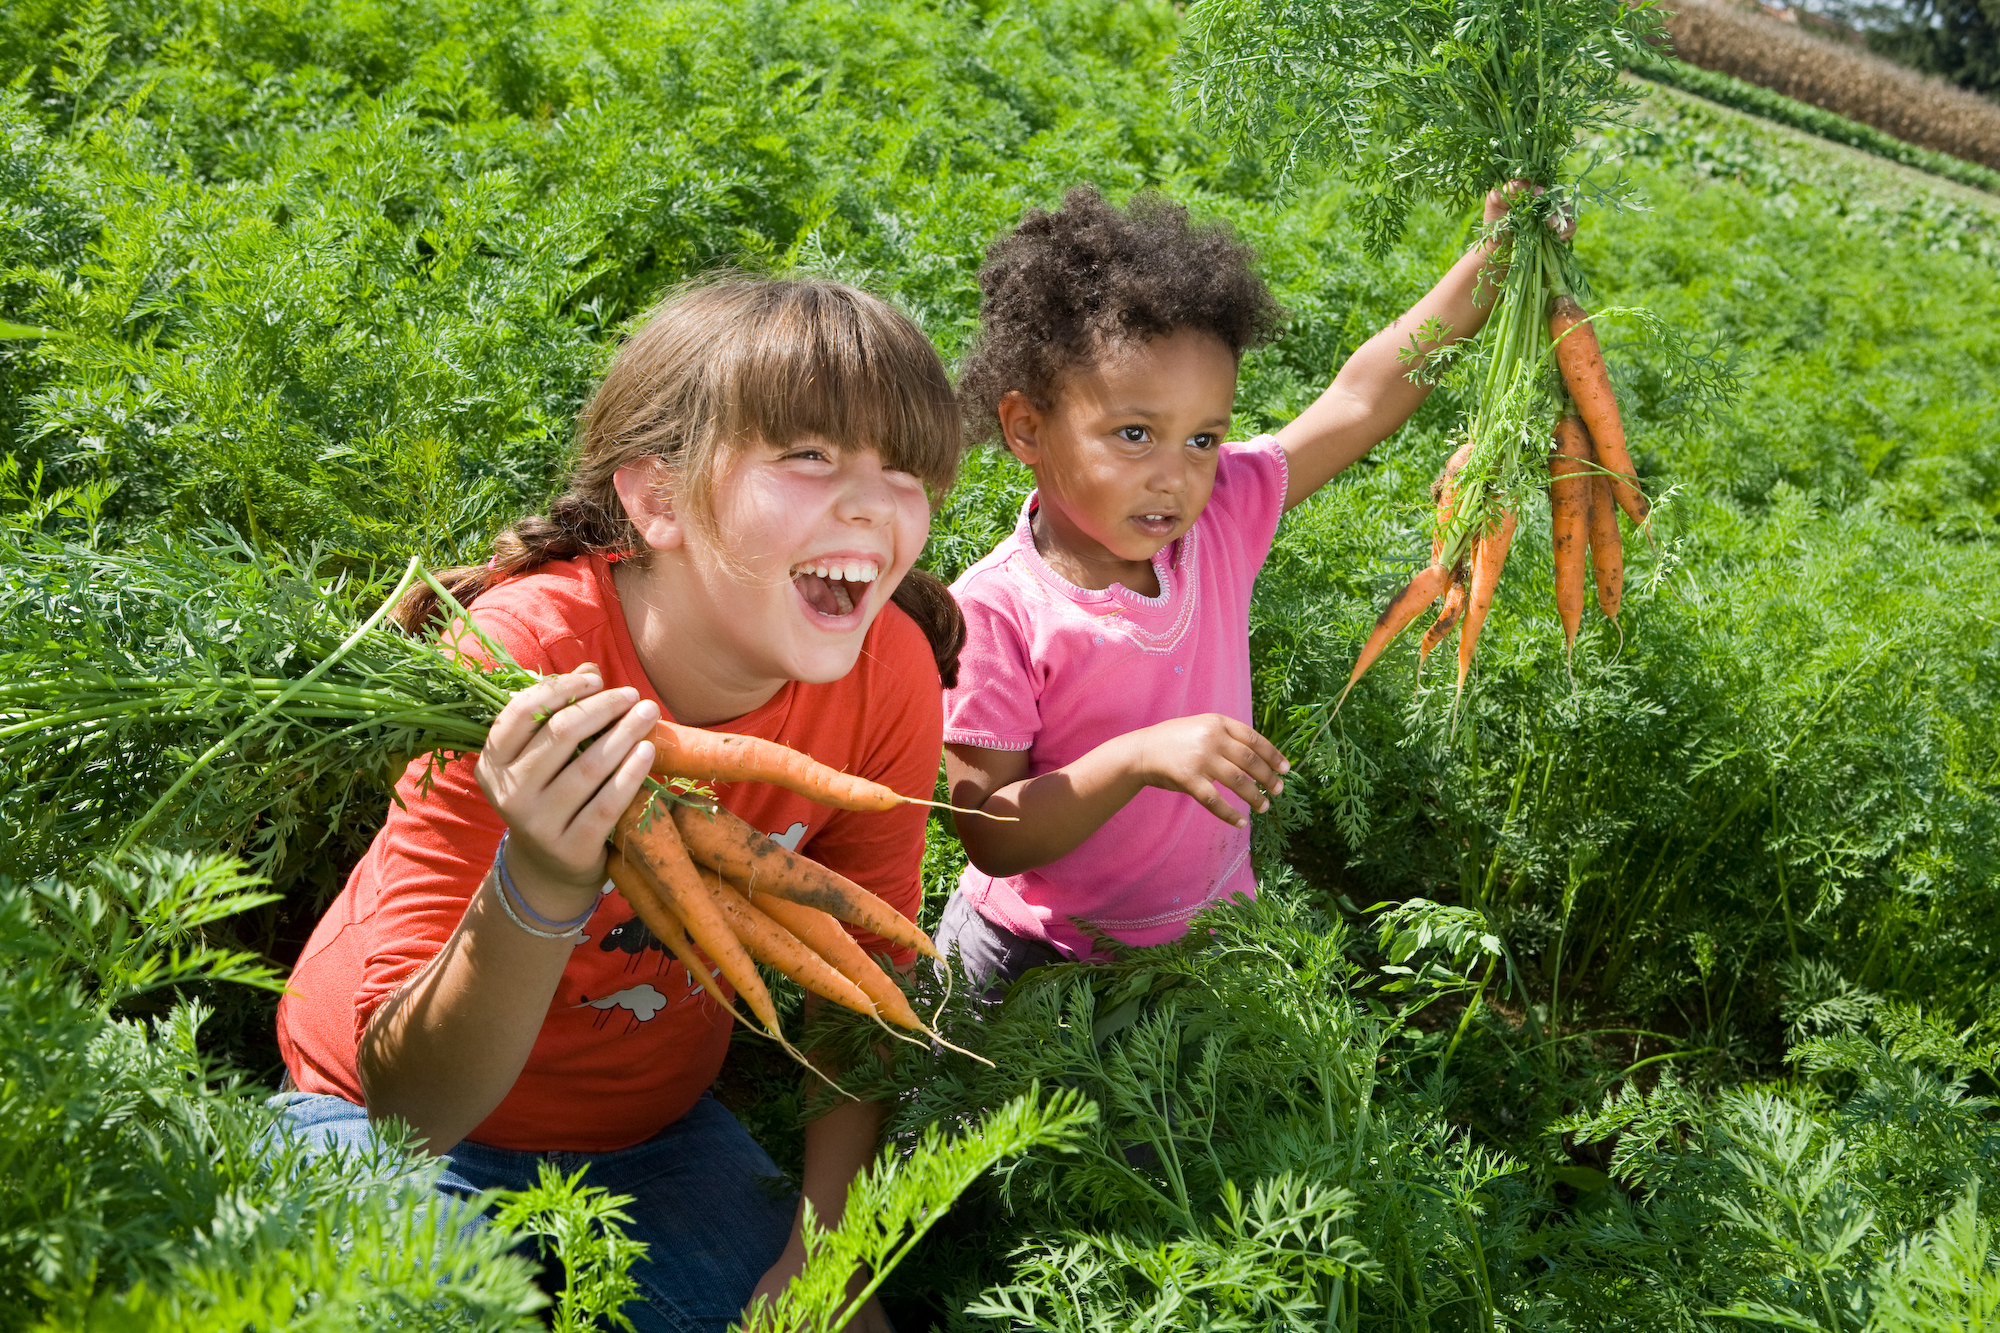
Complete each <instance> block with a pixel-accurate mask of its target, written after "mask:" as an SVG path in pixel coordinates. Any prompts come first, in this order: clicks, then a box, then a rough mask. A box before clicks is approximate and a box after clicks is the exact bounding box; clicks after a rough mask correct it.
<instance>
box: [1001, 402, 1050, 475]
mask: <svg viewBox="0 0 2000 1333" xmlns="http://www.w3.org/2000/svg"><path fill="white" fill-rule="evenodd" d="M996 411H997V414H998V415H999V417H1000V438H1001V440H1002V441H1003V442H1004V443H1005V444H1006V446H1007V452H1008V453H1010V454H1012V455H1014V457H1016V458H1018V459H1020V460H1021V461H1022V462H1023V463H1025V464H1027V465H1028V466H1029V467H1035V466H1036V465H1038V464H1039V463H1040V462H1041V461H1042V425H1043V417H1042V409H1040V408H1039V407H1036V406H1035V404H1034V403H1033V401H1031V400H1030V399H1029V397H1028V395H1027V394H1025V393H1022V392H1021V391H1020V390H1019V389H1009V390H1008V391H1007V392H1006V393H1004V394H1002V395H1001V396H1000V402H999V405H998V407H997V409H996Z"/></svg>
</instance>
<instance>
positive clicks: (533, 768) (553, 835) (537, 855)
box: [476, 665, 660, 920]
mask: <svg viewBox="0 0 2000 1333" xmlns="http://www.w3.org/2000/svg"><path fill="white" fill-rule="evenodd" d="M659 720H660V708H659V705H658V704H656V703H654V702H652V701H651V700H650V699H642V698H640V697H639V692H638V691H637V690H635V689H630V688H621V689H615V690H607V689H605V688H604V681H603V678H602V677H601V676H600V675H599V674H598V671H597V668H596V667H595V666H589V665H586V666H584V667H581V668H579V669H578V670H576V671H573V672H570V673H569V674H568V675H563V676H551V677H550V678H549V679H547V680H544V681H543V682H541V683H540V684H539V685H535V686H532V687H530V688H528V689H525V690H522V691H521V692H520V693H519V694H517V695H515V696H514V699H513V702H511V703H509V704H508V705H507V707H506V708H504V709H502V710H501V712H500V716H499V718H498V720H496V721H495V722H494V724H493V728H492V730H491V732H489V733H488V736H487V741H486V746H485V748H484V749H482V750H481V751H480V755H479V765H478V768H477V770H476V773H477V776H478V779H479V787H480V790H481V791H483V792H485V793H486V799H487V800H488V801H491V802H492V803H493V808H494V809H495V810H498V811H499V812H500V815H501V817H502V818H503V819H505V820H506V821H507V828H508V837H507V849H506V857H507V868H508V870H509V872H510V873H511V874H512V875H513V877H514V882H515V883H516V885H518V886H519V888H520V891H521V893H522V895H523V896H524V897H525V898H526V899H527V900H528V902H529V905H530V906H532V907H534V908H535V909H536V910H537V911H538V912H541V913H542V914H543V915H545V916H548V917H550V918H552V919H556V920H568V919H569V918H571V917H574V916H576V915H577V914H579V913H581V912H583V911H586V910H588V908H589V907H590V905H591V904H592V903H594V902H595V901H596V900H597V896H598V890H599V889H600V888H601V887H602V886H603V884H604V874H605V870H604V857H605V839H607V838H608V837H610V835H611V831H612V829H613V827H614V826H615V825H616V824H617V823H618V817H619V816H620V815H622V814H624V813H625V809H626V807H627V806H629V805H631V803H632V799H633V797H635V796H636V795H638V792H639V785H640V783H642V782H643V781H644V780H645V777H646V774H647V771H648V770H649V769H650V768H651V767H652V762H653V745H652V742H650V741H649V740H647V739H646V737H647V734H648V733H649V732H651V731H652V729H653V724H654V723H656V722H658V721H659ZM593 736H595V737H596V739H595V740H592V739H591V738H592V737H593ZM586 741H588V742H589V744H588V745H585V742H586ZM580 746H581V747H583V748H582V749H581V751H579V748H578V747H580Z"/></svg>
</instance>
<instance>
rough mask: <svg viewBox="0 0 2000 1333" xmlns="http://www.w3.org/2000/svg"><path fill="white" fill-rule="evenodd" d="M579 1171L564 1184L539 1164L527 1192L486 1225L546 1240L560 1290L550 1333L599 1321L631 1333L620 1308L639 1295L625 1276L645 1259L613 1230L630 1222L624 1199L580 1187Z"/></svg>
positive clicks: (570, 1332)
mask: <svg viewBox="0 0 2000 1333" xmlns="http://www.w3.org/2000/svg"><path fill="white" fill-rule="evenodd" d="M586 1170H587V1168H585V1167H578V1168H577V1169H576V1171H575V1172H574V1174H571V1175H567V1176H565V1175H564V1174H563V1173H562V1172H561V1171H559V1170H557V1169H556V1167H555V1165H554V1164H553V1163H551V1162H543V1163H542V1168H541V1173H540V1176H539V1177H538V1179H537V1180H536V1182H535V1185H534V1187H533V1188H531V1189H525V1190H522V1191H520V1192H519V1193H517V1194H514V1195H513V1196H511V1197H510V1198H508V1199H507V1200H506V1201H505V1202H503V1203H502V1204H501V1205H500V1207H499V1208H497V1209H496V1210H495V1211H494V1214H493V1221H494V1224H495V1225H497V1226H501V1227H505V1228H508V1229H509V1230H511V1231H513V1232H515V1233H516V1234H519V1235H523V1236H539V1237H543V1238H545V1239H547V1240H548V1241H550V1242H552V1243H553V1245H554V1249H555V1253H557V1254H559V1255H561V1256H562V1262H563V1289H562V1295H561V1296H560V1297H559V1298H558V1299H557V1301H556V1313H555V1319H554V1320H553V1321H552V1322H551V1327H552V1328H553V1329H554V1330H555V1333H586V1330H589V1329H594V1328H597V1327H599V1326H600V1321H602V1322H603V1323H608V1324H610V1325H612V1326H613V1327H615V1328H622V1329H624V1330H626V1333H631V1329H632V1321H631V1319H630V1318H629V1317H628V1316H626V1315H625V1313H624V1306H625V1304H626V1302H628V1301H630V1300H633V1299H635V1298H636V1297H637V1296H638V1295H639V1284H638V1283H637V1282H635V1281H633V1280H632V1275H631V1272H630V1271H629V1270H630V1269H631V1267H632V1265H633V1263H634V1262H636V1261H637V1260H640V1259H643V1258H645V1257H646V1246H645V1244H644V1242H641V1241H635V1240H632V1239H630V1238H629V1237H627V1236H626V1235H625V1233H624V1231H623V1229H622V1228H621V1227H620V1226H619V1224H620V1223H622V1222H630V1221H631V1220H632V1218H631V1215H630V1214H628V1213H626V1212H625V1210H624V1205H625V1204H627V1203H630V1202H631V1197H630V1196H629V1195H623V1194H612V1193H611V1192H610V1191H608V1190H606V1189H604V1188H603V1187H601V1186H597V1185H585V1184H583V1183H582V1182H583V1176H584V1172H585V1171H586Z"/></svg>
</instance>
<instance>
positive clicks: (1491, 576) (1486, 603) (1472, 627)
mask: <svg viewBox="0 0 2000 1333" xmlns="http://www.w3.org/2000/svg"><path fill="white" fill-rule="evenodd" d="M1513 540H1514V513H1513V511H1512V510H1509V509H1503V510H1501V511H1500V517H1499V518H1498V519H1497V520H1495V521H1494V522H1493V523H1491V524H1490V525H1488V527H1487V529H1486V531H1485V532H1483V533H1481V534H1480V536H1479V539H1478V540H1477V541H1475V542H1473V543H1472V586H1471V587H1470V588H1468V589H1467V590H1466V595H1465V627H1464V628H1463V629H1461V630H1460V631H1459V632H1458V689H1459V693H1461V694H1463V693H1464V692H1465V675H1466V673H1467V672H1468V671H1470V670H1472V654H1473V652H1474V651H1475V650H1476V649H1477V648H1478V646H1479V631H1480V630H1482V629H1484V628H1485V627H1486V613H1487V612H1488V611H1489V610H1491V609H1492V607H1493V592H1494V590H1495V589H1496V588H1498V587H1499V586H1500V567H1501V566H1502V565H1504V564H1506V563H1507V547H1508V545H1509V544H1510V543H1511V542H1512V541H1513Z"/></svg>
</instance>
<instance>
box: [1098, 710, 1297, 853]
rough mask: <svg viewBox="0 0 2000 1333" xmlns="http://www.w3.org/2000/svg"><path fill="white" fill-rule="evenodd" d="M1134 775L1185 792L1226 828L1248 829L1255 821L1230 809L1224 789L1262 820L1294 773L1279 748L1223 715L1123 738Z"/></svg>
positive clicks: (1149, 783)
mask: <svg viewBox="0 0 2000 1333" xmlns="http://www.w3.org/2000/svg"><path fill="white" fill-rule="evenodd" d="M1122 740H1123V742H1124V743H1125V744H1126V745H1127V746H1128V747H1129V748H1130V753H1131V758H1130V761H1129V762H1130V763H1131V765H1132V770H1133V772H1134V773H1135V774H1136V775H1137V776H1138V777H1139V778H1140V780H1142V781H1143V782H1144V783H1145V784H1146V785H1147V786H1149V787H1162V788H1165V789H1166V790H1168V791H1180V792H1186V793H1187V794H1188V795H1189V796H1192V797H1194V798H1195V800H1197V801H1199V802H1201V805H1202V808H1203V809H1205V810H1207V811H1208V812H1209V813H1210V814H1212V815H1214V816H1215V817H1216V818H1217V819H1220V820H1221V821H1223V822H1224V823H1225V824H1232V825H1234V826H1235V827H1237V828H1248V827H1249V826H1250V817H1249V816H1248V815H1246V814H1244V813H1243V812H1242V811H1241V810H1238V809H1237V808H1236V807H1235V806H1233V805H1231V804H1230V803H1229V802H1228V800H1226V799H1225V798H1224V797H1223V795H1222V791H1221V790H1220V789H1221V788H1227V789H1229V790H1230V791H1232V792H1234V793H1236V795H1237V796H1239V797H1240V798H1242V801H1243V803H1244V804H1245V805H1247V806H1249V807H1250V808H1251V809H1252V810H1255V811H1257V812H1258V813H1259V814H1262V813H1263V812H1264V811H1266V810H1269V809H1270V808H1271V797H1272V796H1275V795H1277V794H1278V793H1279V792H1281V791H1283V790H1284V789H1285V780H1284V777H1283V776H1282V775H1283V774H1286V773H1289V772H1291V771H1292V766H1291V764H1290V762H1289V761H1287V760H1286V758H1285V756H1283V755H1281V754H1279V753H1278V747H1277V746H1275V745H1273V744H1271V742H1269V741H1267V740H1265V739H1264V738H1263V737H1262V736H1260V735H1258V734H1257V733H1256V732H1255V731H1254V730H1252V729H1251V728H1250V727H1249V726H1247V725H1245V724H1244V723H1242V722H1238V721H1237V720H1236V719H1235V718H1233V717H1224V716H1223V715H1222V714H1220V713H1201V714H1198V715H1196V716H1194V717H1177V718H1174V719H1172V720H1171V721H1167V722H1159V723H1155V724H1154V725H1153V726H1150V727H1147V728H1145V729H1143V730H1141V731H1135V732H1131V733H1130V734H1128V735H1126V736H1125V737H1123V738H1122Z"/></svg>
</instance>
